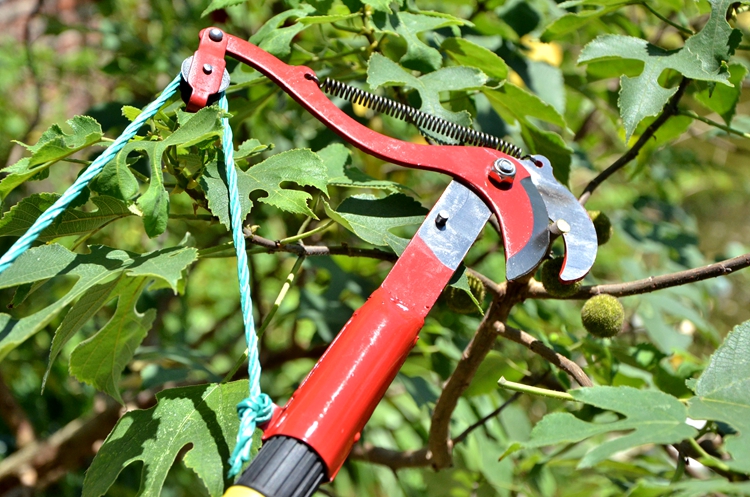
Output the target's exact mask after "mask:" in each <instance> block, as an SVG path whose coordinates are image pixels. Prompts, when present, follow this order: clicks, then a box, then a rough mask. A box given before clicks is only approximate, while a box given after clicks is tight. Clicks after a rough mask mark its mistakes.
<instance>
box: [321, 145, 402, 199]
mask: <svg viewBox="0 0 750 497" xmlns="http://www.w3.org/2000/svg"><path fill="white" fill-rule="evenodd" d="M317 154H318V156H319V157H320V158H321V160H322V161H323V162H324V163H325V164H326V167H327V168H328V185H332V186H342V187H352V188H374V189H379V190H389V191H391V192H396V191H398V190H401V189H403V187H402V186H401V185H399V184H398V183H394V182H393V181H386V180H377V179H375V178H373V177H371V176H368V175H367V174H365V173H363V172H362V171H360V170H359V169H357V168H356V167H354V166H352V163H351V162H352V161H351V152H350V151H349V149H348V148H347V147H345V146H344V145H342V144H341V143H332V144H331V145H328V146H327V147H326V148H324V149H322V150H319V151H318V152H317Z"/></svg>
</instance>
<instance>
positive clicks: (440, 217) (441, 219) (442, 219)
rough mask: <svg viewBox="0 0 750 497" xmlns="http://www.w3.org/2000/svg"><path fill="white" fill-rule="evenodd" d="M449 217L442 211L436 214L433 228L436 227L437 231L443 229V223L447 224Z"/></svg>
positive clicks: (446, 212)
mask: <svg viewBox="0 0 750 497" xmlns="http://www.w3.org/2000/svg"><path fill="white" fill-rule="evenodd" d="M449 217H450V214H448V211H445V210H442V211H440V212H438V213H437V216H435V226H437V227H438V229H443V228H445V223H447V222H448V218H449Z"/></svg>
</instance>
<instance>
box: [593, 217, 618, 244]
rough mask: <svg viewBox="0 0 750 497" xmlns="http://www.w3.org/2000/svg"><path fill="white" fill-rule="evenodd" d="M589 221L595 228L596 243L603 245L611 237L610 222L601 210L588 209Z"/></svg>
mask: <svg viewBox="0 0 750 497" xmlns="http://www.w3.org/2000/svg"><path fill="white" fill-rule="evenodd" d="M588 212H589V217H590V218H591V222H592V223H594V229H595V230H596V243H597V244H599V245H604V244H605V243H607V242H608V241H609V239H610V238H611V237H612V222H611V221H610V220H609V216H607V215H606V214H605V213H603V212H602V211H588Z"/></svg>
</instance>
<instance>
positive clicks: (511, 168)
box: [490, 159, 516, 183]
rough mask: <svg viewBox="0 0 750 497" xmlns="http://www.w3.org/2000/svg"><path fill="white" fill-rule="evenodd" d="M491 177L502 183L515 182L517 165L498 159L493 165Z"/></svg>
mask: <svg viewBox="0 0 750 497" xmlns="http://www.w3.org/2000/svg"><path fill="white" fill-rule="evenodd" d="M490 176H491V177H492V178H493V179H494V180H496V181H500V182H501V183H502V182H510V181H513V178H515V176H516V165H515V164H513V163H512V162H511V161H509V160H508V159H497V160H496V161H495V163H494V164H493V165H492V171H491V172H490Z"/></svg>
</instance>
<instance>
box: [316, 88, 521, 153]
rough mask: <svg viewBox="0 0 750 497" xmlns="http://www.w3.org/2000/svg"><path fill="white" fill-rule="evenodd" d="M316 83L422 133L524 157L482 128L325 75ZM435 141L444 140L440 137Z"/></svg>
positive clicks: (519, 151)
mask: <svg viewBox="0 0 750 497" xmlns="http://www.w3.org/2000/svg"><path fill="white" fill-rule="evenodd" d="M319 86H320V89H321V90H323V91H324V92H326V93H328V94H329V95H333V96H335V97H340V98H343V99H344V100H348V101H349V102H351V103H353V104H358V105H361V106H363V107H367V108H368V109H372V110H374V111H376V112H380V113H382V114H387V115H389V116H391V117H395V118H396V119H401V120H403V121H407V122H410V123H412V124H414V125H415V126H416V127H417V128H419V130H420V132H422V133H424V131H431V132H433V133H437V134H439V135H443V136H446V137H449V138H452V139H454V140H457V141H458V142H460V143H461V144H464V145H473V146H477V147H487V148H494V149H496V150H499V151H501V152H503V153H504V154H507V155H510V156H511V157H515V158H516V159H521V158H523V157H524V153H523V151H522V150H521V149H520V148H519V147H517V146H515V145H513V144H511V143H508V142H506V141H504V140H501V139H500V138H498V137H496V136H492V135H489V134H487V133H482V132H481V131H477V130H475V129H471V128H467V127H465V126H461V125H460V124H456V123H452V122H450V121H447V120H445V119H443V118H441V117H437V116H433V115H432V114H427V113H426V112H422V111H421V110H417V109H415V108H414V107H410V106H408V105H405V104H402V103H400V102H396V101H394V100H391V99H389V98H385V97H381V96H380V95H373V94H372V93H369V92H366V91H364V90H360V89H359V88H356V87H354V86H351V85H348V84H346V83H342V82H341V81H337V80H335V79H331V78H326V79H325V81H323V82H322V83H319ZM436 141H438V142H440V143H445V142H443V141H441V140H436Z"/></svg>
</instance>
